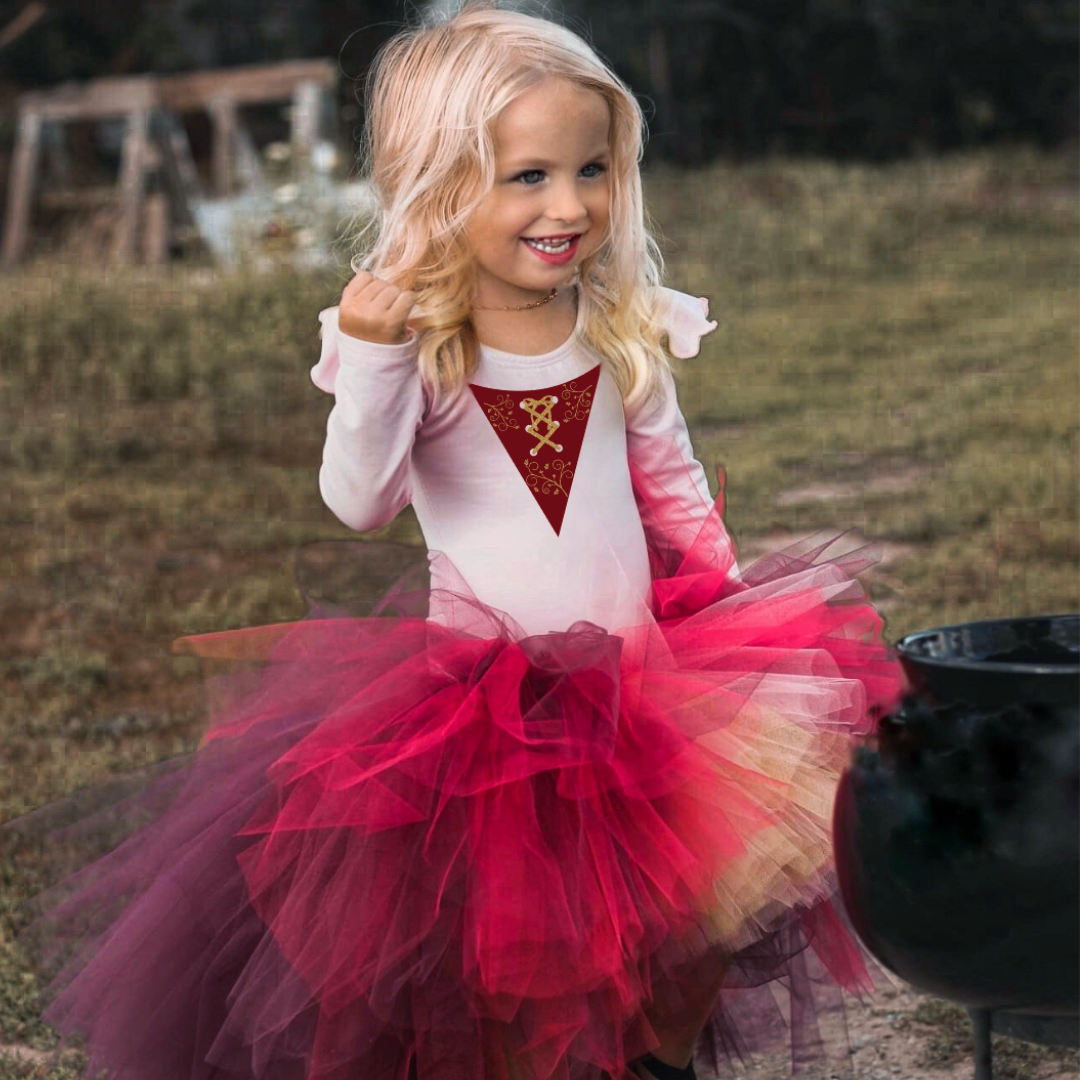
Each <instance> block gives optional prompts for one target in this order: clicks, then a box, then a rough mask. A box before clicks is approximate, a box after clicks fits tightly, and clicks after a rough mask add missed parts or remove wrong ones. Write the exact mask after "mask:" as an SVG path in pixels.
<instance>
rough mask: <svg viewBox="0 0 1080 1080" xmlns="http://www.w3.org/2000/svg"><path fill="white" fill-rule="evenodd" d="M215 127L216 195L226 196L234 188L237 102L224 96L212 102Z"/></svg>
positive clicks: (215, 98)
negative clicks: (233, 168) (233, 163)
mask: <svg viewBox="0 0 1080 1080" xmlns="http://www.w3.org/2000/svg"><path fill="white" fill-rule="evenodd" d="M210 118H211V120H212V121H213V125H214V194H215V195H219V196H225V195H228V194H229V188H230V187H231V186H232V183H231V181H232V156H233V143H234V141H235V137H236V136H235V132H236V102H235V101H234V100H233V99H232V98H229V97H225V96H224V95H222V94H218V95H216V96H215V97H214V98H213V99H212V100H211V101H210Z"/></svg>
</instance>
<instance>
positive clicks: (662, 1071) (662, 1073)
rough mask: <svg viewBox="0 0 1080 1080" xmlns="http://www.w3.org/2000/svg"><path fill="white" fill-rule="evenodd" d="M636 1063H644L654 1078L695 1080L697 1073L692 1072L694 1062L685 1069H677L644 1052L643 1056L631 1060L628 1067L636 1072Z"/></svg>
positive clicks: (662, 1079) (659, 1079)
mask: <svg viewBox="0 0 1080 1080" xmlns="http://www.w3.org/2000/svg"><path fill="white" fill-rule="evenodd" d="M638 1065H644V1066H645V1068H646V1069H648V1070H649V1072H651V1073H652V1074H653V1076H655V1077H656V1080H697V1073H696V1072H694V1063H693V1062H692V1061H691V1062H690V1064H689V1065H687V1066H686V1068H685V1069H677V1068H676V1067H675V1066H674V1065H665V1064H664V1063H663V1062H662V1061H660V1060H658V1059H657V1058H654V1057H653V1056H652V1054H646V1055H645V1056H644V1057H639V1058H638V1059H637V1060H636V1061H633V1062H631V1063H630V1068H631V1069H634V1071H635V1072H636V1071H637V1069H636V1066H638ZM638 1075H639V1076H640V1075H641V1074H640V1073H639V1074H638Z"/></svg>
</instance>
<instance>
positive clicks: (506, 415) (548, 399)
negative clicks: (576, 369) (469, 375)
mask: <svg viewBox="0 0 1080 1080" xmlns="http://www.w3.org/2000/svg"><path fill="white" fill-rule="evenodd" d="M599 379H600V365H599V364H597V365H596V367H594V368H593V369H592V370H591V371H587V372H585V374H584V375H579V376H578V377H577V378H576V379H571V380H570V381H569V382H564V383H560V384H559V385H558V386H544V387H541V388H540V389H539V390H492V389H491V388H490V387H488V386H477V385H476V384H475V383H469V389H470V390H471V391H472V392H473V396H474V397H475V398H476V400H477V402H478V403H479V405H480V408H481V409H482V410H483V412H484V415H485V416H486V417H487V419H488V423H489V424H491V427H492V429H493V430H494V432H495V434H496V435H498V436H499V441H500V442H501V443H502V444H503V446H504V447H505V448H506V452H507V453H508V454H509V455H510V460H511V461H512V462H513V463H514V467H515V468H516V469H517V471H518V472H519V473H520V474H521V479H522V480H524V481H525V483H526V485H527V486H528V488H529V491H531V492H532V496H533V498H534V499H535V500H536V502H537V504H538V505H539V507H540V509H541V510H543V512H544V516H545V517H546V518H547V519H548V521H550V522H551V527H552V528H553V529H554V530H555V534H556V535H558V533H559V529H561V528H562V523H563V517H564V516H565V514H566V503H567V500H568V499H569V497H570V488H571V486H572V485H573V483H574V474H575V472H576V470H577V463H578V456H579V455H580V454H581V444H582V442H583V440H584V438H585V428H586V426H587V425H588V422H589V413H590V412H591V411H592V405H593V398H594V396H595V394H596V384H597V382H598V381H599Z"/></svg>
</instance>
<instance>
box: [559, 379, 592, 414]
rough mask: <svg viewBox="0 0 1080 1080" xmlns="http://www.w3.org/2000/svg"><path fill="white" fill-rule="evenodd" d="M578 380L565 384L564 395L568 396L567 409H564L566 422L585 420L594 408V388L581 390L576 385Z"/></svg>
mask: <svg viewBox="0 0 1080 1080" xmlns="http://www.w3.org/2000/svg"><path fill="white" fill-rule="evenodd" d="M576 383H577V379H572V380H571V381H570V382H568V383H564V384H563V393H564V394H565V395H566V399H567V402H566V407H565V408H564V409H563V419H564V420H584V419H586V418H587V417H588V415H589V410H590V408H592V395H593V392H592V387H587V388H586V389H584V390H579V389H578V388H577V386H576V385H575V384H576Z"/></svg>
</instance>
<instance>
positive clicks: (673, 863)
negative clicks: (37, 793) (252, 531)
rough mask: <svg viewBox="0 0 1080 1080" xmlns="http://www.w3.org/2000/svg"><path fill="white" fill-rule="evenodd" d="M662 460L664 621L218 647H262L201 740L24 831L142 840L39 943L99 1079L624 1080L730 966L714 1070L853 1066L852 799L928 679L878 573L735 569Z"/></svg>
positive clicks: (710, 522) (397, 593) (438, 630)
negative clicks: (845, 797)
mask: <svg viewBox="0 0 1080 1080" xmlns="http://www.w3.org/2000/svg"><path fill="white" fill-rule="evenodd" d="M634 481H635V490H636V493H637V495H638V499H639V504H640V506H641V508H642V517H643V521H644V522H645V524H646V528H647V534H648V536H649V539H650V559H651V565H652V571H653V588H652V593H651V596H650V598H649V603H650V609H651V611H652V613H653V616H654V618H653V620H652V621H650V622H649V623H647V624H644V625H641V626H635V627H627V628H622V629H620V630H619V631H618V632H614V633H609V632H608V631H606V630H604V629H602V628H600V627H597V626H595V625H593V624H591V623H588V622H580V623H576V624H575V625H574V626H572V627H570V628H569V629H568V630H566V631H565V632H561V633H551V634H544V635H537V636H531V637H524V636H522V637H519V636H516V635H515V634H514V633H512V632H511V630H510V629H508V628H509V627H511V625H512V620H509V619H508V618H507V617H506V616H505V615H504V614H503V613H500V612H495V611H493V610H491V609H486V608H484V606H483V605H482V604H480V603H479V601H477V600H476V599H475V597H473V596H472V595H471V593H469V591H468V589H467V587H465V586H464V584H463V583H462V586H461V589H460V591H458V590H457V589H455V590H451V591H449V592H447V591H446V590H443V591H444V595H443V596H442V597H441V598H440V599H441V601H442V602H443V604H444V605H447V604H448V605H449V606H450V608H451V609H453V608H454V606H455V605H460V606H463V607H464V606H467V607H470V608H471V609H473V612H474V614H478V615H479V616H481V617H483V618H484V619H486V620H487V623H488V625H489V626H490V627H491V632H490V633H486V634H479V635H478V634H476V633H471V632H470V633H466V632H463V631H461V630H459V629H454V628H452V627H450V626H446V625H440V624H438V623H435V622H433V621H431V620H430V619H428V618H425V617H424V612H425V610H426V606H427V604H428V602H429V600H430V599H431V595H430V591H429V590H427V589H424V588H420V589H414V590H410V589H408V588H407V587H406V586H405V585H401V586H399V587H398V588H397V589H396V590H393V591H391V593H389V594H388V595H387V597H386V598H385V599H384V600H383V602H382V609H381V611H380V612H379V614H378V615H377V616H376V617H354V616H350V615H339V616H335V617H331V616H329V615H328V613H327V610H326V607H325V605H324V606H316V608H315V609H314V611H313V615H312V617H310V618H309V619H306V620H303V621H301V622H299V623H296V624H288V625H283V626H278V627H263V628H254V629H253V630H251V631H239V632H233V633H228V634H221V635H207V636H205V637H202V638H196V639H189V640H188V641H187V642H186V643H185V645H186V647H187V648H189V649H190V650H192V651H194V652H196V653H198V654H200V655H202V656H203V657H205V658H207V660H208V661H214V660H222V659H227V660H230V661H232V662H236V661H249V662H250V661H257V662H258V665H257V666H256V667H255V668H254V669H252V670H239V669H238V670H236V671H235V672H233V673H231V674H226V675H223V676H219V677H217V678H216V679H215V680H213V681H212V684H211V689H212V691H213V692H214V695H215V698H214V700H215V701H216V702H217V706H218V711H217V712H216V714H215V716H214V718H213V722H212V725H211V727H210V728H209V730H208V731H207V734H206V736H205V738H204V739H203V741H202V743H201V744H200V747H199V749H198V750H197V751H196V752H195V753H194V754H193V755H190V756H189V757H188V758H185V759H180V760H177V761H174V762H170V763H165V764H164V765H163V766H161V767H159V768H158V770H156V771H153V772H152V775H151V774H147V775H146V776H145V777H143V778H142V779H141V780H139V781H135V780H133V781H132V788H131V790H130V791H126V792H124V798H123V799H122V800H120V801H114V802H113V803H112V805H110V806H107V807H105V808H100V807H95V808H94V810H93V812H92V813H91V812H89V811H88V809H87V808H86V807H83V808H81V809H80V810H79V811H78V812H75V811H73V810H72V809H71V805H70V802H69V803H68V804H65V809H66V810H67V811H69V814H68V816H69V817H72V818H74V820H75V823H74V825H70V826H67V827H66V828H65V829H64V830H63V831H61V830H59V829H58V828H57V822H58V821H59V820H60V814H59V811H58V810H57V809H56V808H53V809H52V811H51V812H44V813H43V812H39V813H38V814H36V815H29V816H28V817H27V818H25V819H21V820H20V821H18V822H15V823H9V827H10V828H12V829H13V831H15V832H22V833H24V834H25V835H27V836H33V835H35V834H38V835H40V834H43V833H44V834H46V835H48V837H49V839H50V841H51V842H55V841H57V840H58V839H63V840H65V841H66V842H69V841H71V840H73V839H78V840H80V841H81V842H84V843H85V842H86V841H87V840H88V839H89V838H95V837H97V838H100V837H102V836H103V835H104V834H103V830H104V829H105V827H106V826H108V827H109V828H110V829H113V830H117V831H116V832H112V833H110V834H109V840H108V841H107V842H106V841H104V840H101V839H99V840H98V843H99V846H100V848H101V849H102V850H104V851H105V853H104V854H101V851H99V852H98V857H97V858H96V859H95V860H94V861H92V862H88V863H86V864H85V865H82V866H78V867H77V868H76V869H75V871H74V872H73V873H70V874H69V875H68V876H67V877H65V878H64V879H63V880H62V881H61V882H60V883H59V884H58V885H57V886H55V887H54V888H53V889H52V890H50V891H49V892H47V893H46V894H43V895H42V896H40V897H38V898H36V905H35V913H36V914H37V918H36V921H35V922H34V923H33V924H32V925H31V927H30V928H29V929H28V931H27V932H26V934H25V936H24V938H23V940H24V941H25V942H26V943H27V944H28V946H31V947H32V951H33V953H34V955H35V956H37V957H40V958H41V959H42V963H43V964H44V963H45V960H46V958H50V957H59V956H60V955H61V954H62V953H65V950H66V953H65V955H64V956H63V964H64V966H63V967H62V968H61V969H60V970H59V971H58V972H53V973H52V982H51V984H50V988H49V989H50V997H51V999H52V1000H51V1004H50V1006H49V1009H48V1010H47V1012H46V1014H45V1018H46V1020H47V1021H48V1022H49V1023H50V1024H52V1025H54V1026H55V1027H56V1028H57V1029H58V1030H60V1031H62V1032H64V1033H65V1034H80V1035H83V1036H85V1037H86V1040H87V1045H88V1047H89V1051H90V1057H91V1062H90V1065H91V1068H95V1067H105V1068H107V1069H108V1070H110V1071H109V1073H108V1075H109V1076H110V1077H113V1078H115V1080H147V1078H148V1077H151V1076H152V1077H154V1078H155V1080H225V1078H226V1077H243V1078H250V1080H346V1078H349V1080H355V1078H357V1077H363V1078H364V1080H408V1078H409V1077H410V1076H415V1077H416V1078H417V1080H491V1078H492V1077H501V1076H509V1075H511V1074H510V1073H509V1072H508V1071H507V1070H508V1068H509V1066H508V1064H507V1063H508V1062H510V1061H512V1062H514V1063H515V1066H516V1068H517V1069H519V1070H520V1075H521V1076H522V1077H525V1078H529V1080H532V1078H534V1077H535V1078H537V1080H547V1078H558V1080H571V1078H572V1080H601V1078H602V1077H604V1076H605V1075H610V1076H613V1077H617V1078H620V1080H621V1078H624V1077H626V1076H628V1073H627V1071H626V1069H627V1064H628V1062H629V1061H631V1060H633V1059H634V1058H635V1057H637V1056H639V1055H641V1054H643V1053H645V1052H646V1051H647V1050H649V1049H652V1048H654V1047H655V1046H656V1045H657V1036H656V1031H655V1026H654V1025H655V1023H656V1022H657V1020H656V1018H657V1017H661V1016H663V1015H665V1014H669V1013H671V1012H677V1011H678V1009H679V1008H680V1006H681V1005H682V1003H683V1002H684V1001H685V999H686V997H687V996H688V995H692V992H693V985H694V983H695V982H696V981H700V980H707V979H708V978H709V976H710V973H715V971H716V969H717V965H719V964H720V963H726V964H727V976H726V979H725V984H724V989H723V992H722V994H721V999H720V1002H719V1005H718V1007H717V1009H716V1010H715V1011H714V1013H713V1016H712V1018H711V1020H710V1023H709V1025H708V1028H707V1030H706V1037H705V1039H704V1040H703V1048H704V1050H705V1051H709V1050H711V1051H712V1055H711V1056H712V1058H713V1060H714V1063H719V1062H720V1061H722V1060H724V1059H726V1058H731V1057H735V1056H742V1055H745V1054H750V1053H753V1052H755V1051H757V1050H765V1049H768V1048H770V1047H775V1046H776V1045H778V1044H782V1043H786V1044H787V1045H788V1046H789V1048H790V1052H791V1055H792V1060H793V1061H794V1062H795V1063H796V1065H799V1064H801V1063H803V1062H805V1061H809V1060H811V1059H813V1058H815V1057H821V1056H823V1055H824V1054H825V1053H826V1051H827V1044H828V1043H829V1041H830V1038H831V1037H830V1036H829V1035H828V1032H826V1031H824V1030H823V1026H822V1016H823V1014H825V1013H826V1012H828V1010H829V1008H831V1007H832V1005H834V1004H835V1002H834V1001H831V999H830V995H831V994H832V995H834V996H835V993H836V992H837V988H844V989H846V990H850V991H854V992H861V991H864V990H867V989H870V988H872V982H871V981H870V978H869V975H868V972H867V968H866V965H865V963H864V954H863V953H862V951H861V949H860V947H859V946H858V944H857V943H856V941H855V939H854V937H853V935H852V934H851V932H850V930H849V929H848V927H847V925H846V922H845V920H844V919H843V917H842V914H841V912H840V911H839V909H838V906H837V904H838V901H837V899H836V886H835V881H834V878H833V874H832V868H831V862H830V858H829V851H828V839H829V838H828V832H827V820H828V817H829V810H830V808H831V803H830V802H829V801H828V798H827V796H828V795H829V793H830V792H831V790H832V787H833V786H834V785H835V781H836V778H837V776H838V773H839V770H840V769H841V768H842V767H843V765H844V764H845V763H846V759H847V755H848V754H849V752H850V749H851V743H852V740H853V739H854V738H856V737H858V736H861V735H866V734H868V733H870V732H871V731H872V729H873V725H874V719H875V717H876V716H877V715H879V714H880V713H881V712H882V711H884V710H885V709H887V708H889V707H890V706H891V705H892V704H893V703H894V702H895V701H896V699H897V696H898V694H899V690H900V682H899V675H898V668H897V667H896V665H895V663H894V660H893V657H892V655H891V653H890V651H889V650H888V649H887V648H886V647H885V645H884V644H883V642H882V638H881V629H882V628H881V622H880V619H879V617H878V616H877V614H876V613H875V612H874V610H873V608H872V607H871V606H870V605H869V603H868V602H867V601H866V599H865V597H864V595H863V593H862V591H861V588H860V586H859V585H858V583H857V581H856V580H855V575H856V574H858V573H860V572H861V571H862V570H863V569H865V568H866V566H867V565H869V563H870V561H871V559H870V557H869V556H868V555H867V553H866V552H855V553H848V554H845V555H842V556H837V557H835V558H830V557H829V550H828V549H829V546H830V545H829V544H828V543H825V544H820V545H814V544H813V543H809V542H808V543H804V544H803V545H799V546H796V547H793V548H789V549H788V550H787V551H786V552H783V553H780V554H779V555H775V556H770V557H769V558H767V559H765V560H761V561H759V562H757V563H755V564H754V565H753V566H750V567H749V568H748V569H747V570H745V571H744V572H742V573H738V574H736V573H734V572H733V567H734V552H733V550H732V547H731V544H730V542H729V540H728V538H727V534H726V532H725V530H724V527H723V523H722V520H721V509H722V499H718V500H717V504H716V506H715V507H714V508H713V510H712V512H711V513H710V514H709V516H708V517H707V518H706V519H705V521H704V522H701V521H699V522H697V523H695V524H693V526H692V527H691V526H689V525H688V526H685V527H684V528H682V529H681V530H679V529H674V530H672V529H668V530H666V531H665V530H664V529H663V528H661V523H662V522H663V521H664V519H665V515H666V513H667V511H666V507H665V499H666V496H665V493H664V492H663V490H662V489H661V488H660V487H659V486H657V485H655V484H653V483H652V481H651V480H650V478H648V477H646V476H643V475H640V474H635V476H634ZM354 547H355V548H356V549H357V550H363V549H364V548H365V545H362V544H357V545H354ZM445 569H446V572H447V574H450V573H452V567H449V566H447V567H445ZM444 580H446V578H444ZM472 625H475V619H473V620H472ZM132 792H133V793H132ZM49 809H50V808H46V811H49ZM133 815H141V818H140V820H138V822H137V825H136V820H135V816H133ZM84 859H85V856H84ZM69 869H71V868H69ZM785 998H786V1000H787V1008H786V1010H785V1009H781V1008H780V1005H781V1004H782V1003H783V999H785ZM778 999H779V1002H778ZM825 1026H827V1025H825Z"/></svg>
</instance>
